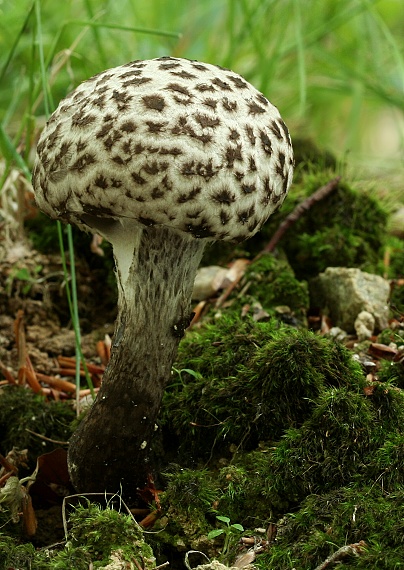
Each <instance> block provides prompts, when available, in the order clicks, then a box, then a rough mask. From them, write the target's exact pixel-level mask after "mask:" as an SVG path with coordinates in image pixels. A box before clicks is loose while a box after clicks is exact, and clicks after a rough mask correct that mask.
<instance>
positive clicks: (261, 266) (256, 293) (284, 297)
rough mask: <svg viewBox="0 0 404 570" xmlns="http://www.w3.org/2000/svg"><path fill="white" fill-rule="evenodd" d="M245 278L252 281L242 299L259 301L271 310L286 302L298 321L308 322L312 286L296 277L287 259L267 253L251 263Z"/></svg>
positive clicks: (247, 281)
mask: <svg viewBox="0 0 404 570" xmlns="http://www.w3.org/2000/svg"><path fill="white" fill-rule="evenodd" d="M244 281H245V282H246V283H247V284H248V285H247V295H246V296H244V297H242V298H241V300H240V303H242V304H244V303H246V302H248V301H250V302H254V301H258V302H259V303H260V304H261V305H262V307H263V309H265V310H266V311H268V312H269V313H270V314H275V312H274V310H273V309H274V307H276V306H285V305H286V306H287V307H289V309H290V310H291V312H292V315H293V316H295V318H296V319H297V321H298V322H302V323H305V321H306V312H307V310H308V308H309V292H308V286H307V283H306V282H305V281H298V280H297V279H296V278H295V275H294V273H293V270H292V268H291V267H290V265H289V263H288V262H287V261H286V260H282V259H277V258H276V257H274V256H273V255H272V254H264V255H262V256H261V257H259V258H258V259H257V260H256V261H254V262H253V263H252V264H251V265H250V266H249V268H248V269H247V271H246V274H245V278H244Z"/></svg>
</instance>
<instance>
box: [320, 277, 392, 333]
mask: <svg viewBox="0 0 404 570" xmlns="http://www.w3.org/2000/svg"><path fill="white" fill-rule="evenodd" d="M310 295H311V299H312V305H315V306H318V307H319V308H320V309H322V311H323V312H325V313H327V314H328V315H329V316H330V318H331V320H332V324H333V325H334V326H337V327H340V328H341V329H343V330H345V331H346V332H348V333H355V321H356V318H357V316H358V315H359V313H361V312H362V311H367V312H368V313H370V314H371V315H372V316H373V317H374V320H375V324H374V327H375V330H382V329H384V328H386V327H387V325H388V315H389V307H388V299H389V295H390V284H389V282H388V281H387V280H386V279H383V277H380V276H379V275H373V274H371V273H365V272H363V271H361V270H360V269H356V268H347V267H328V268H327V269H326V270H325V272H324V273H320V275H319V276H318V277H317V278H316V279H313V281H312V282H311V284H310Z"/></svg>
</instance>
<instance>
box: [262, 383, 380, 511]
mask: <svg viewBox="0 0 404 570" xmlns="http://www.w3.org/2000/svg"><path fill="white" fill-rule="evenodd" d="M375 422H376V413H375V411H374V409H373V408H372V405H371V403H370V402H369V401H368V400H366V399H365V398H364V397H363V396H362V395H361V394H359V393H355V392H353V391H352V390H349V389H348V388H346V387H342V388H330V389H328V390H325V391H324V392H322V393H321V394H320V395H319V397H318V399H317V402H316V406H315V407H314V409H313V413H312V415H311V416H310V418H309V419H308V420H307V421H306V422H305V423H304V424H303V425H302V427H301V428H300V429H291V430H289V431H287V433H286V434H285V436H284V437H283V438H282V440H281V441H280V443H279V444H278V445H277V446H276V448H275V450H274V451H273V452H272V453H270V454H269V455H268V464H267V467H266V469H267V473H268V474H269V473H271V479H270V482H269V483H268V487H267V490H266V493H265V494H266V496H267V500H269V501H273V504H274V507H279V505H282V506H283V505H285V504H287V503H289V505H290V506H291V505H293V504H294V503H298V502H299V501H301V500H302V499H304V497H306V496H307V495H309V494H311V493H318V492H320V491H330V490H332V489H336V488H338V487H340V486H343V485H346V484H348V483H349V482H350V481H352V480H353V479H354V478H355V477H357V476H358V475H359V474H361V473H362V472H363V469H364V462H365V461H366V458H368V457H369V454H371V453H373V452H374V451H375V449H376V448H377V444H376V443H375V442H374V441H373V440H372V434H373V431H374V424H375Z"/></svg>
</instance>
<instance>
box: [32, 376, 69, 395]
mask: <svg viewBox="0 0 404 570" xmlns="http://www.w3.org/2000/svg"><path fill="white" fill-rule="evenodd" d="M36 377H37V378H38V380H40V381H41V382H44V383H45V384H48V386H52V388H57V389H58V390H62V391H64V392H73V393H74V392H75V391H76V384H73V382H68V381H67V380H62V379H61V378H55V377H54V376H48V375H47V374H41V373H40V372H37V374H36Z"/></svg>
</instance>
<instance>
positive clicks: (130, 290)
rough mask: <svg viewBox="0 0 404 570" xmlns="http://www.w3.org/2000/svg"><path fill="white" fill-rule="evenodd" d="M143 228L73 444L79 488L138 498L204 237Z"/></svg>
mask: <svg viewBox="0 0 404 570" xmlns="http://www.w3.org/2000/svg"><path fill="white" fill-rule="evenodd" d="M141 232H142V235H141V237H140V241H139V247H138V251H136V252H135V257H134V261H133V263H132V265H131V267H130V271H129V275H128V277H127V280H126V283H124V284H122V283H121V282H120V279H119V277H120V274H119V268H118V270H117V275H118V286H119V287H120V299H119V315H118V319H117V323H116V328H115V335H114V345H113V350H112V355H111V361H110V363H109V365H108V367H107V370H106V372H105V374H104V378H103V382H102V386H101V388H100V391H99V394H98V396H97V399H96V401H95V403H94V405H93V406H92V408H91V410H90V411H89V412H88V414H87V415H86V417H85V418H84V419H83V421H82V422H81V424H80V425H79V427H78V429H77V431H76V432H75V433H74V434H73V436H72V438H71V440H70V444H69V452H68V466H69V472H70V477H71V480H72V483H73V486H74V487H75V488H76V490H77V491H78V492H104V491H107V492H113V493H116V492H123V493H124V494H125V496H126V497H127V498H134V497H135V495H136V489H137V488H139V487H143V486H144V485H145V484H146V481H147V475H148V473H149V472H150V471H151V470H152V468H153V460H152V441H153V434H154V433H155V430H156V419H157V416H158V413H159V409H160V404H161V399H162V396H163V392H164V386H165V384H166V382H167V380H168V378H169V375H170V373H171V367H172V364H173V361H174V359H175V356H176V353H177V348H178V344H179V341H180V339H181V336H182V333H183V330H184V328H186V326H187V325H186V324H187V323H188V322H189V318H190V298H191V294H192V287H193V282H194V278H195V273H196V270H197V268H198V265H199V262H200V259H201V257H202V253H203V248H204V243H203V241H201V240H195V239H194V238H189V237H188V236H185V237H183V236H181V235H180V234H178V233H173V232H172V231H170V230H166V229H161V228H145V229H143V230H141ZM117 257H118V256H117Z"/></svg>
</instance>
